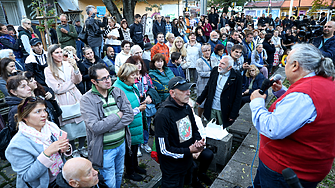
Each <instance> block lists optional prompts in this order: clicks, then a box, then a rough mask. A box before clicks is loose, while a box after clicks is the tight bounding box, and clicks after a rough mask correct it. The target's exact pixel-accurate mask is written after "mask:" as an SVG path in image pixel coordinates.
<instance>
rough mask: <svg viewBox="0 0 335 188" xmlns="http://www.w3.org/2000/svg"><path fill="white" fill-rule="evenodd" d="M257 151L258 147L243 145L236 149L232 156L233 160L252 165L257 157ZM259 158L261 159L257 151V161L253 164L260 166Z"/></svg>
mask: <svg viewBox="0 0 335 188" xmlns="http://www.w3.org/2000/svg"><path fill="white" fill-rule="evenodd" d="M255 152H256V148H250V147H246V146H244V145H241V146H240V147H239V148H238V150H237V151H236V153H235V155H234V156H233V157H232V160H234V161H236V162H240V163H244V164H248V165H251V164H252V161H253V159H254V157H255ZM258 160H259V159H258V152H257V155H256V157H255V161H254V164H253V166H254V167H258Z"/></svg>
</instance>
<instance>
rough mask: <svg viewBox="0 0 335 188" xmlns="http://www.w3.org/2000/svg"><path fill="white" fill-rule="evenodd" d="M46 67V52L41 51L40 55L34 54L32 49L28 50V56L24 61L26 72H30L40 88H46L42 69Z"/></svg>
mask: <svg viewBox="0 0 335 188" xmlns="http://www.w3.org/2000/svg"><path fill="white" fill-rule="evenodd" d="M47 66H48V63H47V52H45V51H44V50H42V54H36V53H35V52H34V50H33V49H31V50H30V55H29V56H28V57H27V59H26V61H25V67H26V70H27V71H29V72H32V73H33V74H34V76H35V80H36V81H37V82H38V83H40V84H41V85H42V86H47V84H46V83H45V76H44V69H45V67H47Z"/></svg>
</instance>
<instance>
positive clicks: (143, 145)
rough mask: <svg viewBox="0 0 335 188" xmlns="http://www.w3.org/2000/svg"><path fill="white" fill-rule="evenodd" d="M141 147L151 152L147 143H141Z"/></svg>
mask: <svg viewBox="0 0 335 188" xmlns="http://www.w3.org/2000/svg"><path fill="white" fill-rule="evenodd" d="M141 148H142V149H144V150H145V152H147V153H151V148H150V146H149V145H148V143H146V144H141Z"/></svg>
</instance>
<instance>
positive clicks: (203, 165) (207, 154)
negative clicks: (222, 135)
mask: <svg viewBox="0 0 335 188" xmlns="http://www.w3.org/2000/svg"><path fill="white" fill-rule="evenodd" d="M213 158H214V155H213V152H212V151H211V150H210V149H207V148H205V149H204V150H203V151H202V152H201V153H200V155H199V157H198V159H195V161H198V162H199V163H200V164H199V169H198V173H206V172H207V170H208V167H209V165H210V164H211V162H212V160H213Z"/></svg>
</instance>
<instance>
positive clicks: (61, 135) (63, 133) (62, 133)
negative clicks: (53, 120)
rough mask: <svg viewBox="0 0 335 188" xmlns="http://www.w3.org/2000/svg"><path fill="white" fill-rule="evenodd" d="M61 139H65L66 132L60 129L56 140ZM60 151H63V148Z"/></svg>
mask: <svg viewBox="0 0 335 188" xmlns="http://www.w3.org/2000/svg"><path fill="white" fill-rule="evenodd" d="M61 139H67V132H65V131H62V130H61V131H60V133H59V138H58V140H61ZM61 151H62V153H64V152H65V150H64V149H61Z"/></svg>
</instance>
